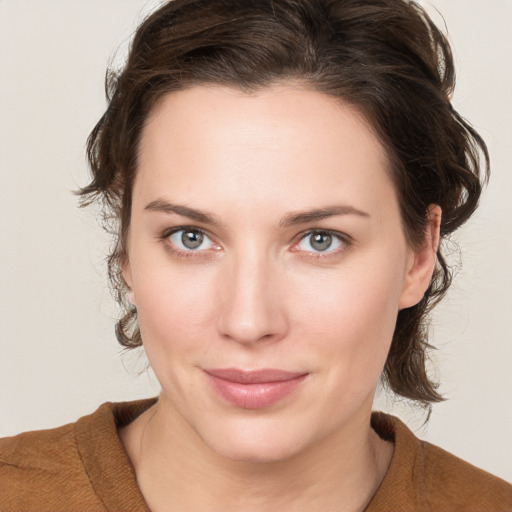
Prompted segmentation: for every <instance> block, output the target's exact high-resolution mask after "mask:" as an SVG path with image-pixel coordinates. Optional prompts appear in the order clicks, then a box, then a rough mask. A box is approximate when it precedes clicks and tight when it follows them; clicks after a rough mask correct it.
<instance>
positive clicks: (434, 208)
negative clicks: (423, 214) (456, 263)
mask: <svg viewBox="0 0 512 512" xmlns="http://www.w3.org/2000/svg"><path fill="white" fill-rule="evenodd" d="M441 215H442V211H441V207H440V206H439V205H436V204H431V205H430V206H429V207H428V219H427V226H426V231H425V236H424V240H423V243H422V244H421V246H419V247H418V248H416V249H414V250H413V251H412V252H411V256H410V261H409V266H408V269H407V274H406V276H405V280H404V286H403V288H402V294H401V297H400V304H399V308H400V309H405V308H410V307H412V306H415V305H416V304H418V302H419V301H420V300H421V299H422V298H423V296H424V295H425V292H426V291H427V289H428V287H429V286H430V282H431V280H432V274H433V273H434V269H435V265H436V260H437V249H438V248H439V239H440V234H439V233H440V226H441Z"/></svg>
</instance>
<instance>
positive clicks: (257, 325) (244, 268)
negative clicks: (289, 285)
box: [219, 246, 287, 343]
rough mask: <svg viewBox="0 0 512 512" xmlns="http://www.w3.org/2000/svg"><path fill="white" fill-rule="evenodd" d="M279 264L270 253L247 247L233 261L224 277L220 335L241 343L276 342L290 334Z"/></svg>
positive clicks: (231, 260) (234, 255) (232, 256)
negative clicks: (287, 326)
mask: <svg viewBox="0 0 512 512" xmlns="http://www.w3.org/2000/svg"><path fill="white" fill-rule="evenodd" d="M278 275H279V272H278V268H277V263H276V261H275V260H273V258H272V257H270V255H269V253H268V251H267V252H265V251H262V250H261V249H259V250H258V248H257V247H254V246H253V247H247V248H245V249H242V250H240V251H237V253H236V254H233V255H231V257H230V258H229V263H228V269H227V272H226V273H225V275H224V276H223V281H224V282H223V283H222V292H223V293H222V300H221V305H220V312H219V332H220V334H221V335H223V336H225V337H229V338H231V339H233V340H235V341H237V342H239V343H254V342H257V341H261V340H263V339H267V340H270V339H273V340H276V339H278V338H280V337H282V336H283V335H284V333H285V331H286V324H287V322H286V314H285V308H284V304H283V303H282V300H281V298H280V296H279V295H280V294H279V284H278Z"/></svg>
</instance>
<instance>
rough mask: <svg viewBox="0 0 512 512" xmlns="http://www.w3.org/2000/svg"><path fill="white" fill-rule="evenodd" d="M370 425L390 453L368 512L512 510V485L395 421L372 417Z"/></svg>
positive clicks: (380, 416)
mask: <svg viewBox="0 0 512 512" xmlns="http://www.w3.org/2000/svg"><path fill="white" fill-rule="evenodd" d="M372 426H373V428H374V429H375V431H376V432H377V433H378V434H379V435H380V436H381V437H382V438H384V439H386V440H389V441H392V442H393V443H394V445H395V450H394V454H393V458H392V460H391V464H390V467H389V469H388V471H387V473H386V475H385V477H384V479H383V481H382V483H381V485H380V487H379V489H378V490H377V492H376V494H375V496H374V498H373V499H372V501H371V503H370V505H369V507H368V509H367V510H368V512H370V511H371V512H374V511H375V512H377V511H378V512H385V511H389V512H391V511H393V512H400V511H403V512H407V511H410V510H415V511H422V512H423V511H424V512H430V511H432V512H433V511H435V512H454V511H460V512H484V511H489V512H491V511H492V512H511V511H512V485H510V484H509V483H507V482H505V481H504V480H502V479H501V478H498V477H496V476H493V475H491V474H490V473H487V472H486V471H483V470H482V469H479V468H476V467H475V466H473V465H471V464H469V463H468V462H465V461H463V460H462V459H460V458H458V457H456V456H455V455H452V454H451V453H448V452H447V451H445V450H443V449H442V448H439V447H437V446H434V445H432V444H430V443H428V442H426V441H421V440H420V439H418V438H417V437H416V436H415V435H414V434H413V433H412V432H411V431H410V430H409V428H408V427H407V426H406V425H405V424H404V423H403V422H402V421H400V420H399V419H398V418H395V417H393V416H389V415H386V414H383V413H374V414H373V415H372Z"/></svg>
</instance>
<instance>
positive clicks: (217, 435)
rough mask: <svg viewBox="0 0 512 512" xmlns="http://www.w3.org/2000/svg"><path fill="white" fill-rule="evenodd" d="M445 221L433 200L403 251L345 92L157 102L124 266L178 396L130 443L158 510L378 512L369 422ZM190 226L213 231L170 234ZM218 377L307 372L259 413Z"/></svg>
mask: <svg viewBox="0 0 512 512" xmlns="http://www.w3.org/2000/svg"><path fill="white" fill-rule="evenodd" d="M150 204H152V207H149V208H148V205H150ZM163 204H172V205H177V204H178V205H184V206H186V207H188V208H193V209H195V210H200V211H202V212H207V213H208V214H209V215H210V216H212V217H214V218H215V219H216V221H218V223H217V224H214V225H212V224H209V223H206V222H204V221H205V220H206V219H202V220H201V219H197V218H195V219H193V218H191V217H190V215H188V214H187V215H185V213H187V212H184V211H183V210H181V214H178V213H175V212H173V211H170V208H169V207H167V211H164V210H162V208H161V207H162V205H163ZM340 205H342V206H343V207H344V208H345V210H344V211H341V212H338V214H336V215H330V216H328V217H326V218H323V219H316V220H312V219H309V220H308V219H305V218H302V221H304V222H301V223H295V224H290V223H289V222H288V223H287V222H286V221H285V220H283V219H288V220H289V219H290V218H291V216H294V215H295V216H296V214H297V213H303V212H306V211H310V210H318V209H328V208H332V207H334V206H340ZM347 207H348V208H349V210H348V211H347ZM350 209H352V210H354V209H357V210H358V211H359V212H363V213H364V214H360V213H354V212H353V211H350ZM440 215H441V212H440V209H439V207H437V206H432V207H431V208H430V212H429V225H428V229H427V232H426V233H425V242H424V243H423V244H422V246H421V247H417V248H411V247H409V246H408V245H407V243H406V239H405V236H404V233H403V231H402V227H401V222H400V212H399V206H398V202H397V198H396V195H395V191H394V188H393V185H392V183H391V180H390V178H389V171H388V163H387V158H386V153H385V151H384V149H383V147H382V145H381V144H380V142H379V141H378V139H377V138H376V136H375V135H374V132H373V130H372V129H371V128H370V127H369V126H368V124H367V123H366V122H365V121H364V119H363V118H362V116H360V115H359V114H358V112H357V111H356V110H355V109H354V108H352V107H349V106H347V105H342V104H340V103H339V102H337V101H336V100H335V99H333V98H331V97H328V96H326V95H323V94H321V93H318V92H313V91H311V90H306V89H304V88H301V87H297V86H294V85H292V84H289V83H288V84H286V83H283V84H278V85H275V86H272V87H269V88H266V89H263V90H261V91H259V92H258V93H255V94H251V95H249V94H246V93H242V92H240V91H236V90H232V89H228V88H224V87H220V86H212V87H206V86H201V87H194V88H191V89H187V90H184V91H180V92H177V93H172V94H170V95H168V96H166V97H164V98H163V99H162V100H161V101H160V103H159V104H158V105H157V107H156V108H155V110H154V111H153V112H152V114H151V115H150V117H149V119H148V120H147V123H146V126H145V128H144V130H143V134H142V139H141V144H140V152H139V165H138V171H137V177H136V180H135V184H134V190H133V205H132V212H131V225H130V230H129V237H128V258H127V262H126V265H125V266H124V269H123V273H124V277H125V280H126V282H127V284H128V286H129V288H130V292H129V299H130V301H131V302H132V303H133V304H135V305H136V306H137V311H138V319H139V324H140V328H141V333H142V339H143V340H144V346H145V350H146V353H147V356H148V358H149V362H150V364H151V366H152V368H153V370H154V371H155V374H156V376H157V378H158V380H159V382H160V384H161V387H162V392H161V396H160V400H159V402H158V403H157V405H155V406H154V407H152V408H151V409H149V410H148V411H146V412H145V413H144V414H142V415H141V416H140V417H139V418H137V419H136V420H135V421H134V422H133V423H131V424H130V425H128V426H127V427H125V428H124V429H123V430H122V431H121V437H122V440H123V443H124V444H125V447H126V450H127V452H128V455H129V457H130V459H131V460H132V463H133V465H134V468H135V472H136V475H137V479H138V482H139V485H140V488H141V490H142V492H143V494H144V496H145V498H146V500H147V502H148V504H149V506H150V508H151V509H152V510H153V511H164V510H168V508H167V507H169V506H170V505H172V508H173V510H183V511H185V510H223V511H230V510H245V511H250V510H266V511H272V510H301V511H303V510H333V509H336V510H347V511H348V510H352V511H355V510H363V509H364V507H365V506H366V505H367V503H368V501H369V500H370V499H371V496H372V495H373V494H374V492H375V490H376V488H377V487H378V485H379V483H380V482H381V480H382V478H383V476H384V474H385V472H386V470H387V467H388V466H389V463H390V460H391V457H392V452H393V447H392V445H390V444H389V443H387V442H385V441H383V440H382V439H380V438H379V437H378V435H377V434H376V433H375V432H374V431H373V430H372V429H371V428H370V414H371V407H372V400H373V396H374V393H375V389H376V386H377V383H378V380H379V376H380V374H381V372H382V369H383V367H384V363H385V360H386V356H387V353H388V350H389V346H390V344H391V339H392V335H393V329H394V325H395V321H396V316H397V313H398V311H399V310H400V309H401V308H405V307H409V306H412V305H414V304H416V303H417V302H418V301H419V300H420V299H421V297H422V296H423V294H424V292H425V290H426V289H427V287H428V285H429V282H430V278H431V275H432V271H433V268H434V264H435V251H436V248H437V243H438V232H439V220H440ZM296 220H297V219H296ZM183 226H187V227H188V228H190V227H191V226H192V227H194V228H196V229H200V230H203V232H204V233H205V236H206V238H203V244H202V245H201V246H200V247H199V248H198V249H194V250H192V249H187V248H186V247H185V246H183V245H180V240H181V234H182V232H179V233H178V234H176V235H171V236H169V230H172V229H173V228H175V229H179V228H180V227H183ZM311 230H316V234H317V235H318V234H319V233H318V232H322V231H324V232H325V230H328V231H330V232H331V233H334V234H335V235H336V236H333V238H332V245H331V246H330V247H329V248H328V249H327V250H324V251H319V250H317V246H316V245H312V238H311V236H310V231H311ZM205 368H239V369H243V370H255V369H261V368H277V369H282V370H288V371H293V372H297V371H299V372H305V373H307V374H308V375H307V378H306V379H305V380H304V381H303V383H302V384H301V385H300V386H299V387H298V388H297V389H296V390H295V391H294V392H293V393H291V394H290V395H288V396H287V397H285V398H284V399H283V400H281V401H279V402H277V403H276V404H273V405H272V406H270V407H267V408H263V409H258V410H251V409H244V408H241V407H237V406H234V405H232V404H228V403H226V402H225V401H223V400H222V399H221V398H220V397H219V396H218V395H217V394H216V393H215V392H214V391H213V390H212V387H211V386H210V385H209V382H208V379H207V377H206V376H205V373H204V369H205ZM169 510H170V509H169Z"/></svg>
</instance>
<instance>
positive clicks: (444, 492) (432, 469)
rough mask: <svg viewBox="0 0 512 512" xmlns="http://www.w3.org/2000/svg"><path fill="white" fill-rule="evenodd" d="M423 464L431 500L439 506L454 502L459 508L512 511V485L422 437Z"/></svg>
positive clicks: (419, 462)
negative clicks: (423, 439)
mask: <svg viewBox="0 0 512 512" xmlns="http://www.w3.org/2000/svg"><path fill="white" fill-rule="evenodd" d="M421 468H422V469H423V471H424V485H425V490H426V491H427V493H428V495H429V500H430V502H431V504H432V506H436V507H437V509H438V510H441V507H442V506H443V504H444V503H453V504H455V505H457V506H459V508H460V510H493V511H501V510H503V511H504V510H508V511H512V485H510V484H509V483H507V482H506V481H505V480H502V479H501V478H498V477H496V476H494V475H491V474H490V473H488V472H487V471H484V470H482V469H479V468H477V467H475V466H473V465H472V464H469V463H468V462H466V461H464V460H462V459H460V458H459V457H456V456H455V455H453V454H451V453H448V452H447V451H445V450H443V449H442V448H439V447H438V446H435V445H433V444H430V443H428V442H426V441H420V450H419V453H418V469H421Z"/></svg>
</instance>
